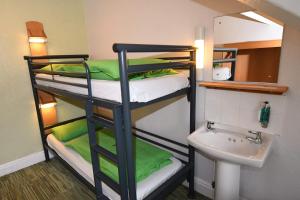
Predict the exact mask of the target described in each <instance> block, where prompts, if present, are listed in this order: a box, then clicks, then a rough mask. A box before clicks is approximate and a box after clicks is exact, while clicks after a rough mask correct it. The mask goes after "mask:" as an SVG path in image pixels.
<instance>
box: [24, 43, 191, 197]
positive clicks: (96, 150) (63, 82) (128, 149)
mask: <svg viewBox="0 0 300 200" xmlns="http://www.w3.org/2000/svg"><path fill="white" fill-rule="evenodd" d="M113 51H114V52H115V53H117V55H118V64H119V74H120V81H115V82H113V83H109V81H108V82H107V81H98V82H97V81H95V80H93V79H92V78H91V72H90V68H89V66H88V64H87V60H88V57H89V56H88V55H49V56H24V59H25V60H27V63H28V68H29V73H30V78H31V85H32V91H33V96H34V100H35V107H36V112H37V117H38V121H39V128H40V133H41V140H42V144H43V149H44V153H45V158H46V161H49V151H51V152H53V153H54V154H55V155H57V156H58V158H59V160H60V161H62V163H63V164H64V165H65V166H66V167H67V168H69V169H70V170H71V171H72V172H73V173H74V174H75V175H76V176H77V177H78V178H79V179H80V180H81V181H82V182H83V183H85V184H86V185H87V186H88V187H89V188H90V189H91V190H93V191H94V192H95V193H96V198H97V200H99V199H122V200H127V199H130V200H135V199H163V198H165V197H166V196H167V195H168V194H169V193H170V192H172V191H173V190H174V189H175V188H176V187H177V186H178V185H180V184H182V182H183V181H184V180H187V181H188V183H189V193H188V195H189V196H190V197H193V196H194V148H193V147H192V146H189V145H186V144H183V143H180V142H177V141H175V140H172V139H170V138H166V137H162V136H160V135H159V134H158V133H157V134H155V133H152V132H149V131H145V130H142V129H139V128H137V127H133V126H132V121H131V111H132V110H134V109H137V108H140V107H143V106H147V105H150V104H153V103H157V102H160V101H163V100H167V99H170V98H174V97H178V96H182V95H186V96H187V99H188V101H189V102H190V131H189V132H190V133H192V132H193V131H194V130H195V101H196V95H195V93H196V73H195V70H196V69H195V48H194V47H192V46H175V45H144V44H114V45H113ZM153 52H155V53H158V52H159V53H167V52H176V53H185V54H188V55H185V56H173V57H164V58H161V59H164V60H169V61H170V62H167V63H151V64H147V63H146V64H139V65H129V64H128V59H127V56H128V53H153ZM54 64H69V65H70V64H72V65H74V64H79V65H82V66H83V68H84V73H77V72H76V73H72V72H56V71H53V70H52V68H51V71H48V72H45V71H44V70H42V67H45V66H47V65H50V66H52V65H54ZM158 69H185V70H188V72H189V73H188V75H184V74H181V73H180V74H179V75H170V76H165V77H161V78H154V79H153V80H152V79H149V80H143V81H140V82H143V83H144V84H142V85H146V88H147V90H149V92H148V93H147V94H145V96H146V97H147V98H142V99H139V98H138V96H139V95H136V97H135V98H132V96H131V93H133V91H134V88H139V89H140V91H142V90H145V88H143V87H140V86H139V85H134V84H133V82H134V81H129V79H128V75H130V74H133V73H140V72H147V71H152V70H158ZM137 82H138V81H137ZM151 86H154V89H155V88H157V87H159V88H160V90H158V92H151ZM107 87H114V88H117V90H119V92H116V94H115V95H114V96H109V95H108V93H109V92H104V93H103V91H105V90H106V89H107ZM39 90H40V91H44V92H47V93H49V94H52V95H55V96H57V97H68V98H73V99H76V100H80V101H82V102H84V103H85V111H86V116H82V117H77V118H74V119H70V120H66V121H63V122H59V123H57V124H54V125H51V126H47V127H45V126H44V124H43V120H42V115H41V110H40V107H39V98H38V91H39ZM97 90H98V91H97ZM117 90H116V91H117ZM156 90H157V89H156ZM99 91H100V92H99ZM108 91H111V88H110V89H109V90H108ZM152 91H155V90H152ZM101 92H102V93H101ZM133 94H134V93H133ZM133 96H134V95H133ZM97 106H99V107H104V108H107V109H110V110H112V113H113V117H112V119H110V118H106V117H104V116H103V115H101V114H99V113H95V112H94V107H97ZM82 119H86V120H87V130H88V131H87V132H88V139H89V147H90V152H91V164H90V163H88V162H86V161H85V160H84V159H83V158H82V157H80V156H79V154H76V152H74V151H72V150H69V149H68V148H66V147H65V146H64V145H63V143H61V142H60V141H58V140H57V139H56V138H55V137H53V136H52V134H51V132H49V130H50V129H53V128H55V127H59V126H63V125H67V124H70V123H72V122H76V121H78V120H82ZM97 125H101V126H102V127H105V128H109V129H111V130H113V132H114V135H115V142H116V152H115V153H112V152H110V151H108V150H107V149H105V148H103V147H102V146H100V145H99V144H98V143H97V136H96V131H97V130H96V129H97ZM133 137H136V138H138V139H140V140H143V141H145V142H147V143H151V144H153V145H155V146H158V147H161V148H162V149H165V150H167V151H168V152H172V153H173V154H174V156H173V157H172V158H170V159H171V164H169V165H167V166H165V167H163V168H162V169H160V170H158V171H156V172H154V173H153V174H151V175H150V176H149V177H147V178H146V179H144V180H143V181H141V182H139V183H138V184H137V183H136V177H135V160H134V159H135V158H134V149H133ZM100 140H101V138H100ZM99 156H100V157H104V158H106V159H108V160H110V161H111V162H112V163H114V164H115V165H116V166H117V168H118V180H117V181H116V180H113V179H112V178H111V177H109V176H107V175H106V174H105V173H103V172H102V170H100V166H99ZM85 169H87V170H85Z"/></svg>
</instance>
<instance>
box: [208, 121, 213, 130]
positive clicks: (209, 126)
mask: <svg viewBox="0 0 300 200" xmlns="http://www.w3.org/2000/svg"><path fill="white" fill-rule="evenodd" d="M214 124H215V122H211V121H207V124H206V128H207V129H208V130H213V129H214V128H213V127H212V125H214Z"/></svg>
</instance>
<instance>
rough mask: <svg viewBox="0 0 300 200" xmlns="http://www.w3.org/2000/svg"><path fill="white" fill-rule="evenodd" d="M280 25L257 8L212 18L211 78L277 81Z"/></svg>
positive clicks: (281, 28) (280, 35)
mask: <svg viewBox="0 0 300 200" xmlns="http://www.w3.org/2000/svg"><path fill="white" fill-rule="evenodd" d="M282 34H283V25H282V23H281V22H278V21H276V20H274V19H271V18H270V17H267V16H265V15H263V14H261V13H258V12H256V11H248V12H243V13H238V14H232V15H228V16H221V17H217V18H215V20H214V58H213V59H214V60H213V73H212V74H213V80H214V81H225V80H226V81H241V82H268V83H277V79H278V71H279V62H280V52H281V41H282Z"/></svg>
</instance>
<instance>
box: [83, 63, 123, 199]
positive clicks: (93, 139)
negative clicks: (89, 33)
mask: <svg viewBox="0 0 300 200" xmlns="http://www.w3.org/2000/svg"><path fill="white" fill-rule="evenodd" d="M84 65H85V69H86V74H87V86H88V99H87V101H86V117H87V124H88V135H89V143H90V149H91V158H92V166H93V174H94V183H95V191H96V199H97V200H108V199H109V198H108V197H107V196H105V194H103V190H102V182H103V183H105V184H106V185H107V186H109V187H110V188H112V189H113V190H114V191H115V192H117V193H118V194H119V195H120V197H121V199H122V200H129V195H128V189H127V173H126V169H127V167H126V146H125V144H124V143H123V142H122V141H124V140H125V137H124V133H123V129H122V127H123V126H122V123H123V121H122V118H123V114H122V106H121V105H119V106H114V107H113V109H112V110H113V119H114V123H112V122H111V121H110V120H107V119H106V118H104V117H101V116H100V115H97V114H95V113H94V109H93V105H94V102H93V98H92V97H93V96H92V89H91V78H90V73H89V68H88V65H87V64H86V63H84ZM96 123H98V124H100V125H102V126H104V127H107V128H111V129H113V130H114V134H115V140H116V153H117V154H114V153H111V152H110V151H108V150H106V149H105V148H103V147H101V146H100V145H98V144H97V135H96ZM100 139H101V138H100ZM99 156H103V157H105V158H106V159H108V160H110V161H112V162H113V163H115V164H116V166H118V175H119V183H117V182H116V181H114V180H113V179H112V178H110V177H109V176H107V175H106V174H104V173H103V172H102V171H101V166H100V165H101V163H100V162H99V161H100V160H99Z"/></svg>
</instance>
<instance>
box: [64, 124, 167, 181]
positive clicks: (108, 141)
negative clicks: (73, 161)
mask: <svg viewBox="0 0 300 200" xmlns="http://www.w3.org/2000/svg"><path fill="white" fill-rule="evenodd" d="M96 135H97V142H98V144H99V145H100V146H101V147H103V148H105V149H106V150H108V151H110V152H111V153H114V154H116V142H115V139H114V134H113V132H112V131H111V130H110V129H106V128H103V129H100V130H98V131H97V132H96ZM65 146H67V147H69V148H71V149H73V150H75V151H76V152H77V153H78V154H80V155H81V156H82V157H83V158H84V159H85V160H87V161H88V162H91V153H90V147H89V138H88V135H87V134H85V135H82V136H79V137H77V138H75V139H73V140H70V141H68V142H66V143H65ZM133 148H134V156H135V167H136V181H137V182H139V181H142V180H144V179H145V178H147V177H148V176H150V175H151V174H152V173H153V172H155V171H158V170H159V169H161V168H163V167H164V166H166V165H168V164H171V162H172V161H171V160H170V158H171V157H172V154H171V153H169V152H167V151H165V150H162V149H160V148H157V147H155V146H153V145H151V144H149V143H146V142H143V141H142V140H140V139H137V138H135V137H134V138H133ZM99 158H100V159H99V162H100V168H101V171H102V172H103V173H105V174H106V175H107V176H109V177H110V178H112V179H113V180H115V181H116V182H118V181H119V175H118V168H117V166H116V165H115V164H114V163H113V162H112V161H110V160H109V159H106V158H105V157H103V156H99Z"/></svg>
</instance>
